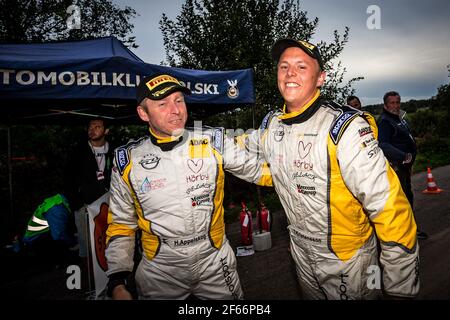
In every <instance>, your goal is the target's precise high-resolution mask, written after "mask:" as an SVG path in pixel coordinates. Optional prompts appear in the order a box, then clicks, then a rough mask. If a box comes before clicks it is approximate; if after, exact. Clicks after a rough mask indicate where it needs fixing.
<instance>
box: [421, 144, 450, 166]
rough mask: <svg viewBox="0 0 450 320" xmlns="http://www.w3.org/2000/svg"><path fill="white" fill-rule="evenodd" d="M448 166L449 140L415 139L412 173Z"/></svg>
mask: <svg viewBox="0 0 450 320" xmlns="http://www.w3.org/2000/svg"><path fill="white" fill-rule="evenodd" d="M448 164H450V139H441V138H431V139H417V157H416V161H415V163H414V168H413V169H414V172H420V171H424V170H426V169H427V167H431V168H435V167H439V166H444V165H448Z"/></svg>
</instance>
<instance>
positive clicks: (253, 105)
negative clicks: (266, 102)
mask: <svg viewBox="0 0 450 320" xmlns="http://www.w3.org/2000/svg"><path fill="white" fill-rule="evenodd" d="M252 122H253V129H256V127H255V104H254V103H253V104H252Z"/></svg>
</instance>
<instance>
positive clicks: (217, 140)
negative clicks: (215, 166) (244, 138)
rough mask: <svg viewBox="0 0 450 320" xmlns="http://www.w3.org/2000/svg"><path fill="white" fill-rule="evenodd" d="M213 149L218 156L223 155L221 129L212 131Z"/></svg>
mask: <svg viewBox="0 0 450 320" xmlns="http://www.w3.org/2000/svg"><path fill="white" fill-rule="evenodd" d="M213 147H214V149H216V150H217V151H219V153H220V154H222V153H223V129H215V130H214V144H213Z"/></svg>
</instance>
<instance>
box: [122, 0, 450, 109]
mask: <svg viewBox="0 0 450 320" xmlns="http://www.w3.org/2000/svg"><path fill="white" fill-rule="evenodd" d="M230 1H232V0H230ZM240 1H245V0H240ZM114 2H115V3H117V4H118V5H119V6H121V7H123V6H124V5H128V6H130V7H132V8H134V9H135V10H136V11H137V12H138V13H139V16H138V17H136V18H135V19H133V20H132V22H133V23H134V26H135V27H134V36H136V43H137V44H138V45H139V48H138V49H133V51H134V52H135V53H136V54H137V55H138V56H139V57H140V58H141V59H143V60H144V61H146V62H148V63H153V64H159V63H160V62H161V61H163V60H165V51H164V46H163V40H162V34H161V31H160V29H159V20H160V19H161V16H162V13H165V14H167V15H168V17H169V18H170V19H172V20H174V19H175V18H176V16H177V15H178V14H179V13H180V10H181V6H182V4H183V3H184V2H185V1H184V0H152V1H144V0H114ZM371 5H376V6H378V8H379V9H380V15H379V17H380V20H379V21H380V23H379V25H380V27H381V28H380V29H374V28H372V29H369V28H368V26H367V20H368V19H369V20H370V21H371V22H374V20H373V18H374V11H370V13H367V10H368V7H369V6H371ZM301 7H302V10H306V11H307V12H308V17H309V18H310V19H311V20H312V19H313V18H314V17H318V18H319V24H318V28H317V29H316V34H315V35H314V37H313V38H312V39H311V41H312V42H319V41H320V40H325V41H331V40H332V37H333V31H334V30H338V31H339V32H341V33H342V32H343V30H344V28H345V26H348V27H350V38H349V39H350V40H349V42H348V43H347V45H346V46H345V49H344V52H343V53H342V54H341V56H340V57H339V59H340V60H341V61H342V63H343V65H344V66H345V67H346V68H347V76H346V77H347V78H350V77H354V76H363V77H365V79H364V80H362V81H359V82H357V83H356V84H355V86H354V87H355V89H356V95H358V96H360V98H361V100H362V103H363V105H368V104H373V103H381V102H382V96H383V94H384V93H385V92H386V91H389V90H396V91H399V92H400V95H401V96H402V101H407V100H409V99H427V98H430V97H431V96H433V95H436V93H437V87H438V86H439V85H441V84H445V83H448V82H449V80H450V78H449V77H448V71H447V68H446V66H447V65H448V64H450V16H449V14H450V1H448V0H427V1H424V0H390V1H389V0H384V1H376V0H339V1H335V0H305V1H301ZM371 25H372V26H375V27H376V26H377V25H376V24H374V23H372V24H371ZM249 67H250V66H249Z"/></svg>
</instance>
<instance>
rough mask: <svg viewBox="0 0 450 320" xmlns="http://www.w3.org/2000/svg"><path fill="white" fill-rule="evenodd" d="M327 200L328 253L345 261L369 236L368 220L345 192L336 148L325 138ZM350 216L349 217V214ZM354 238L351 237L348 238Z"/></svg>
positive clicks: (347, 191) (346, 189) (355, 201)
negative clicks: (326, 151) (326, 146)
mask: <svg viewBox="0 0 450 320" xmlns="http://www.w3.org/2000/svg"><path fill="white" fill-rule="evenodd" d="M327 145H328V162H329V169H328V175H329V179H328V185H329V190H328V197H329V201H328V202H329V204H330V208H329V212H330V213H329V214H330V216H329V220H328V223H329V228H331V230H330V231H331V232H329V235H330V237H331V239H329V240H328V246H329V249H330V251H332V252H334V253H335V254H336V256H337V257H338V258H339V259H340V260H342V261H347V260H349V259H350V258H351V257H353V255H354V254H355V253H356V252H357V251H358V249H359V248H360V247H361V246H363V245H364V244H365V243H366V242H367V240H368V239H369V238H370V237H371V236H372V233H373V229H372V228H370V224H369V223H368V217H367V215H366V214H365V212H364V210H363V208H362V206H361V204H360V203H359V202H358V200H357V199H356V198H355V197H354V196H353V194H352V193H351V192H350V191H349V190H348V188H347V186H346V185H345V182H344V180H343V179H342V175H341V170H340V168H339V163H338V160H337V154H336V150H337V145H335V144H334V143H333V141H332V140H331V137H330V136H329V135H328V142H327ZM349 213H351V214H349ZM349 235H354V237H349Z"/></svg>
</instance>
